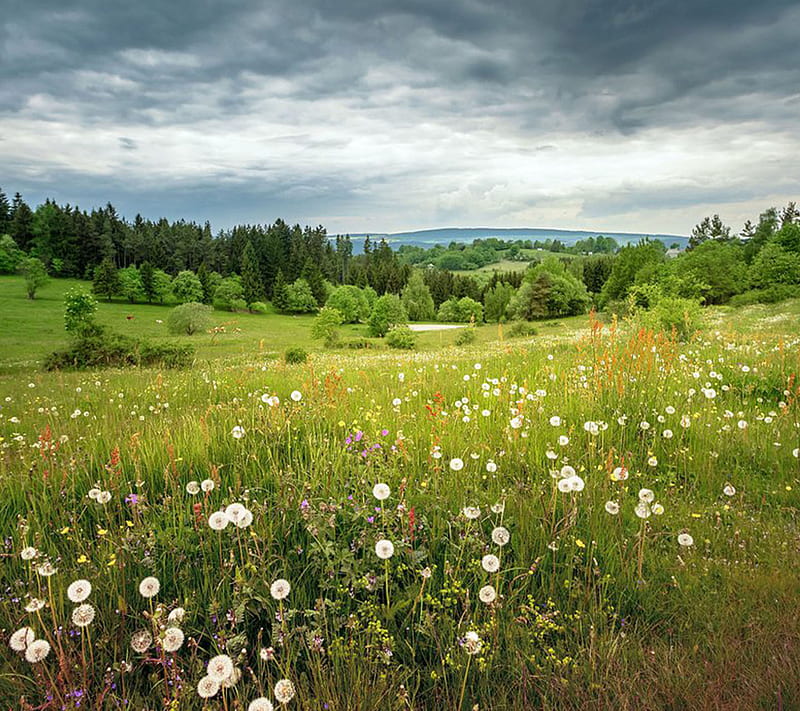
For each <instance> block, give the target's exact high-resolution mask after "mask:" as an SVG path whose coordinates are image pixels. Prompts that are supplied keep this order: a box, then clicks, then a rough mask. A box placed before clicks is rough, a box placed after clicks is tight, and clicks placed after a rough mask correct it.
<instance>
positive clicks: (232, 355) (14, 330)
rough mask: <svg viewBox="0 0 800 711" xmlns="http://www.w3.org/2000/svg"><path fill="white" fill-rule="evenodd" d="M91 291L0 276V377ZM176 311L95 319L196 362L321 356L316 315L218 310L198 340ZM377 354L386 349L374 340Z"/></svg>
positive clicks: (118, 305) (429, 342)
mask: <svg viewBox="0 0 800 711" xmlns="http://www.w3.org/2000/svg"><path fill="white" fill-rule="evenodd" d="M73 287H81V288H83V289H87V290H88V289H89V287H90V284H88V283H87V282H80V281H74V280H70V279H57V280H52V281H50V282H49V283H48V284H47V285H46V286H45V287H43V288H42V289H40V290H39V292H38V293H37V295H36V299H34V300H30V299H28V298H27V297H26V296H25V288H24V284H23V281H22V279H21V278H20V277H9V276H0V334H2V348H0V374H2V373H9V372H20V371H24V370H26V369H31V368H36V367H37V366H38V365H39V363H41V361H42V359H43V358H44V357H45V356H46V355H47V354H48V353H50V352H51V351H53V350H55V349H56V348H59V347H63V346H64V345H66V343H67V334H66V332H65V330H64V318H63V311H64V294H65V293H66V291H68V290H69V289H70V288H73ZM173 306H174V305H148V304H138V303H137V304H130V303H127V302H124V301H118V300H114V301H112V302H111V303H107V302H105V301H103V302H101V303H100V305H99V309H98V313H97V321H98V322H99V323H101V324H103V325H105V326H108V327H110V328H113V329H115V330H117V331H120V332H122V333H124V334H126V335H129V336H136V337H146V338H152V339H154V340H173V341H175V340H177V341H181V342H185V343H191V344H192V345H193V346H195V349H196V357H197V361H198V362H207V361H212V360H219V359H223V360H228V361H230V360H235V359H237V358H238V359H249V358H253V357H254V356H255V355H260V356H262V357H263V358H264V359H265V360H269V359H273V358H275V357H277V356H279V355H281V354H282V353H283V352H284V351H285V350H286V348H287V347H288V346H290V345H296V346H301V347H303V348H305V349H307V350H308V351H310V352H319V351H322V350H323V347H322V344H321V343H319V342H318V341H314V340H312V338H311V324H312V322H313V320H314V317H313V316H310V315H302V316H286V315H281V314H276V313H270V314H249V313H230V312H226V311H215V312H214V314H213V325H214V326H217V327H224V328H225V332H224V333H216V334H211V333H201V334H196V335H194V336H181V337H176V336H172V335H170V334H169V333H168V331H167V326H166V320H167V315H168V314H169V311H170V309H171V308H173ZM585 324H586V317H576V318H569V319H563V320H561V321H552V322H544V323H542V324H541V325H539V326H538V328H539V330H540V331H541V332H542V333H543V334H555V335H557V334H564V333H567V332H572V331H574V330H577V329H580V328H582V327H584V326H585ZM341 330H342V338H343V339H344V340H346V339H349V338H359V337H361V338H364V337H367V335H368V334H367V328H366V326H364V325H363V324H358V325H348V326H343V327H342V329H341ZM457 333H458V332H457V331H438V332H427V333H420V334H419V335H418V344H419V348H420V349H421V350H423V351H424V350H436V349H440V348H443V347H447V346H451V345H452V344H453V343H454V342H455V339H456V336H457ZM502 338H504V333H503V329H502V328H500V329H498V327H497V325H484V326H482V327H481V328H479V329H478V342H481V343H482V342H491V341H495V340H497V339H502ZM375 346H376V347H377V348H385V346H384V345H383V343H382V341H380V340H376V341H375Z"/></svg>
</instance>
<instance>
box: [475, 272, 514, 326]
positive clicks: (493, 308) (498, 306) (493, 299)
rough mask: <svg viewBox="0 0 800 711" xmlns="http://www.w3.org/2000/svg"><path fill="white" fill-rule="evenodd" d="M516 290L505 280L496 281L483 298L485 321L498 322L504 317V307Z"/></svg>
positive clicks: (506, 306) (505, 307)
mask: <svg viewBox="0 0 800 711" xmlns="http://www.w3.org/2000/svg"><path fill="white" fill-rule="evenodd" d="M516 292H517V290H516V289H515V288H514V287H513V286H511V284H506V283H505V282H502V281H500V282H497V284H495V285H494V286H493V287H492V288H491V289H489V290H488V291H487V292H486V295H485V296H484V298H483V306H484V310H485V312H486V320H487V321H495V322H500V321H502V320H503V319H504V318H505V315H506V309H507V308H508V304H509V303H510V302H511V299H512V298H514V295H515V294H516Z"/></svg>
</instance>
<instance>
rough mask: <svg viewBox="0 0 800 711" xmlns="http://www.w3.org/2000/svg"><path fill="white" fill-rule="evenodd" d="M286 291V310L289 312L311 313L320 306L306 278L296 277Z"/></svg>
mask: <svg viewBox="0 0 800 711" xmlns="http://www.w3.org/2000/svg"><path fill="white" fill-rule="evenodd" d="M284 293H285V294H286V307H285V311H288V312H289V313H293V314H309V313H314V312H315V311H316V310H317V308H319V307H318V306H317V300H316V299H315V298H314V294H313V293H312V291H311V287H310V286H309V284H308V282H307V281H306V280H305V279H295V281H294V282H293V283H292V284H289V286H287V287H286V288H285V289H284Z"/></svg>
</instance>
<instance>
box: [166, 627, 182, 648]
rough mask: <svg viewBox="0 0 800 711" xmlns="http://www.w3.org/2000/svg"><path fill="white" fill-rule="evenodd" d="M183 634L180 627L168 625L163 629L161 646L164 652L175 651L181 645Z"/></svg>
mask: <svg viewBox="0 0 800 711" xmlns="http://www.w3.org/2000/svg"><path fill="white" fill-rule="evenodd" d="M183 640H184V634H183V630H181V628H180V627H168V628H167V629H166V630H165V631H164V640H163V642H162V646H163V647H164V651H165V652H177V651H178V650H179V649H180V648H181V647H182V646H183Z"/></svg>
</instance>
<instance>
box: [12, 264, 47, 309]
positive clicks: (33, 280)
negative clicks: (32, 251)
mask: <svg viewBox="0 0 800 711" xmlns="http://www.w3.org/2000/svg"><path fill="white" fill-rule="evenodd" d="M19 271H20V273H21V274H22V276H24V277H25V289H26V291H27V292H28V298H29V299H34V298H36V292H37V290H38V289H39V287H42V286H44V285H45V284H47V282H48V281H50V277H49V276H47V270H46V269H45V268H44V264H43V263H42V260H41V259H36V257H28V258H27V259H23V260H22V261H21V262H20V263H19Z"/></svg>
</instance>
